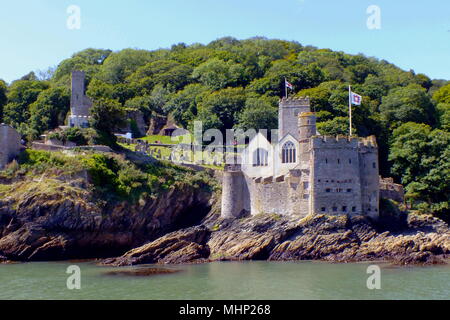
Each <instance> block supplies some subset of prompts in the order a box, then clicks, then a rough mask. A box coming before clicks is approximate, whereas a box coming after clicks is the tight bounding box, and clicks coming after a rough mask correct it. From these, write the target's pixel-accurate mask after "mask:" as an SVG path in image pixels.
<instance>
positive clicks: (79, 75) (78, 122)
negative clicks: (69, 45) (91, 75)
mask: <svg viewBox="0 0 450 320" xmlns="http://www.w3.org/2000/svg"><path fill="white" fill-rule="evenodd" d="M85 92H86V89H85V73H84V71H73V72H72V96H71V98H70V117H69V126H70V127H81V128H86V127H88V126H89V118H90V115H89V112H90V109H91V107H92V101H91V100H90V99H89V98H88V97H87V96H86V94H85Z"/></svg>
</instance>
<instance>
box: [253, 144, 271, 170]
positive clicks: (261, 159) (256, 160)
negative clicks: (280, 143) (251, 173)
mask: <svg viewBox="0 0 450 320" xmlns="http://www.w3.org/2000/svg"><path fill="white" fill-rule="evenodd" d="M268 165H269V152H268V151H267V150H266V149H262V148H259V149H256V150H255V152H253V166H254V167H267V166H268Z"/></svg>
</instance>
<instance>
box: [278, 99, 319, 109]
mask: <svg viewBox="0 0 450 320" xmlns="http://www.w3.org/2000/svg"><path fill="white" fill-rule="evenodd" d="M280 105H281V106H283V107H309V106H311V100H310V98H309V97H289V98H283V99H281V100H280Z"/></svg>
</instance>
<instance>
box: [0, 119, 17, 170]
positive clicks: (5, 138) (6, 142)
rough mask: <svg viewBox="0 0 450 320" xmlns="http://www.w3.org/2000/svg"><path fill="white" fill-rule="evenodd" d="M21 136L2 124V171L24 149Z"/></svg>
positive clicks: (0, 140) (0, 133) (0, 137)
mask: <svg viewBox="0 0 450 320" xmlns="http://www.w3.org/2000/svg"><path fill="white" fill-rule="evenodd" d="M20 140H21V137H20V134H19V133H18V132H17V131H16V130H15V129H13V128H12V127H10V126H8V125H5V124H0V169H3V168H4V167H5V166H6V165H7V164H8V163H9V162H10V161H11V160H12V159H14V158H15V157H17V156H18V155H19V153H20V150H21V149H22V145H21V143H20Z"/></svg>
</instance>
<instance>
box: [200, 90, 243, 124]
mask: <svg viewBox="0 0 450 320" xmlns="http://www.w3.org/2000/svg"><path fill="white" fill-rule="evenodd" d="M245 101H246V95H245V91H244V89H243V88H227V89H223V90H220V91H216V92H213V93H212V94H211V95H209V96H207V97H205V98H204V99H203V100H202V101H201V103H200V104H199V114H198V120H200V121H203V123H204V125H203V126H204V129H205V130H206V129H209V128H214V129H219V130H222V131H223V130H225V129H232V128H233V126H234V124H235V123H236V120H237V116H238V114H239V113H240V112H241V111H242V109H243V108H244V106H245ZM211 117H214V121H211V120H210V118H211Z"/></svg>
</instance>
